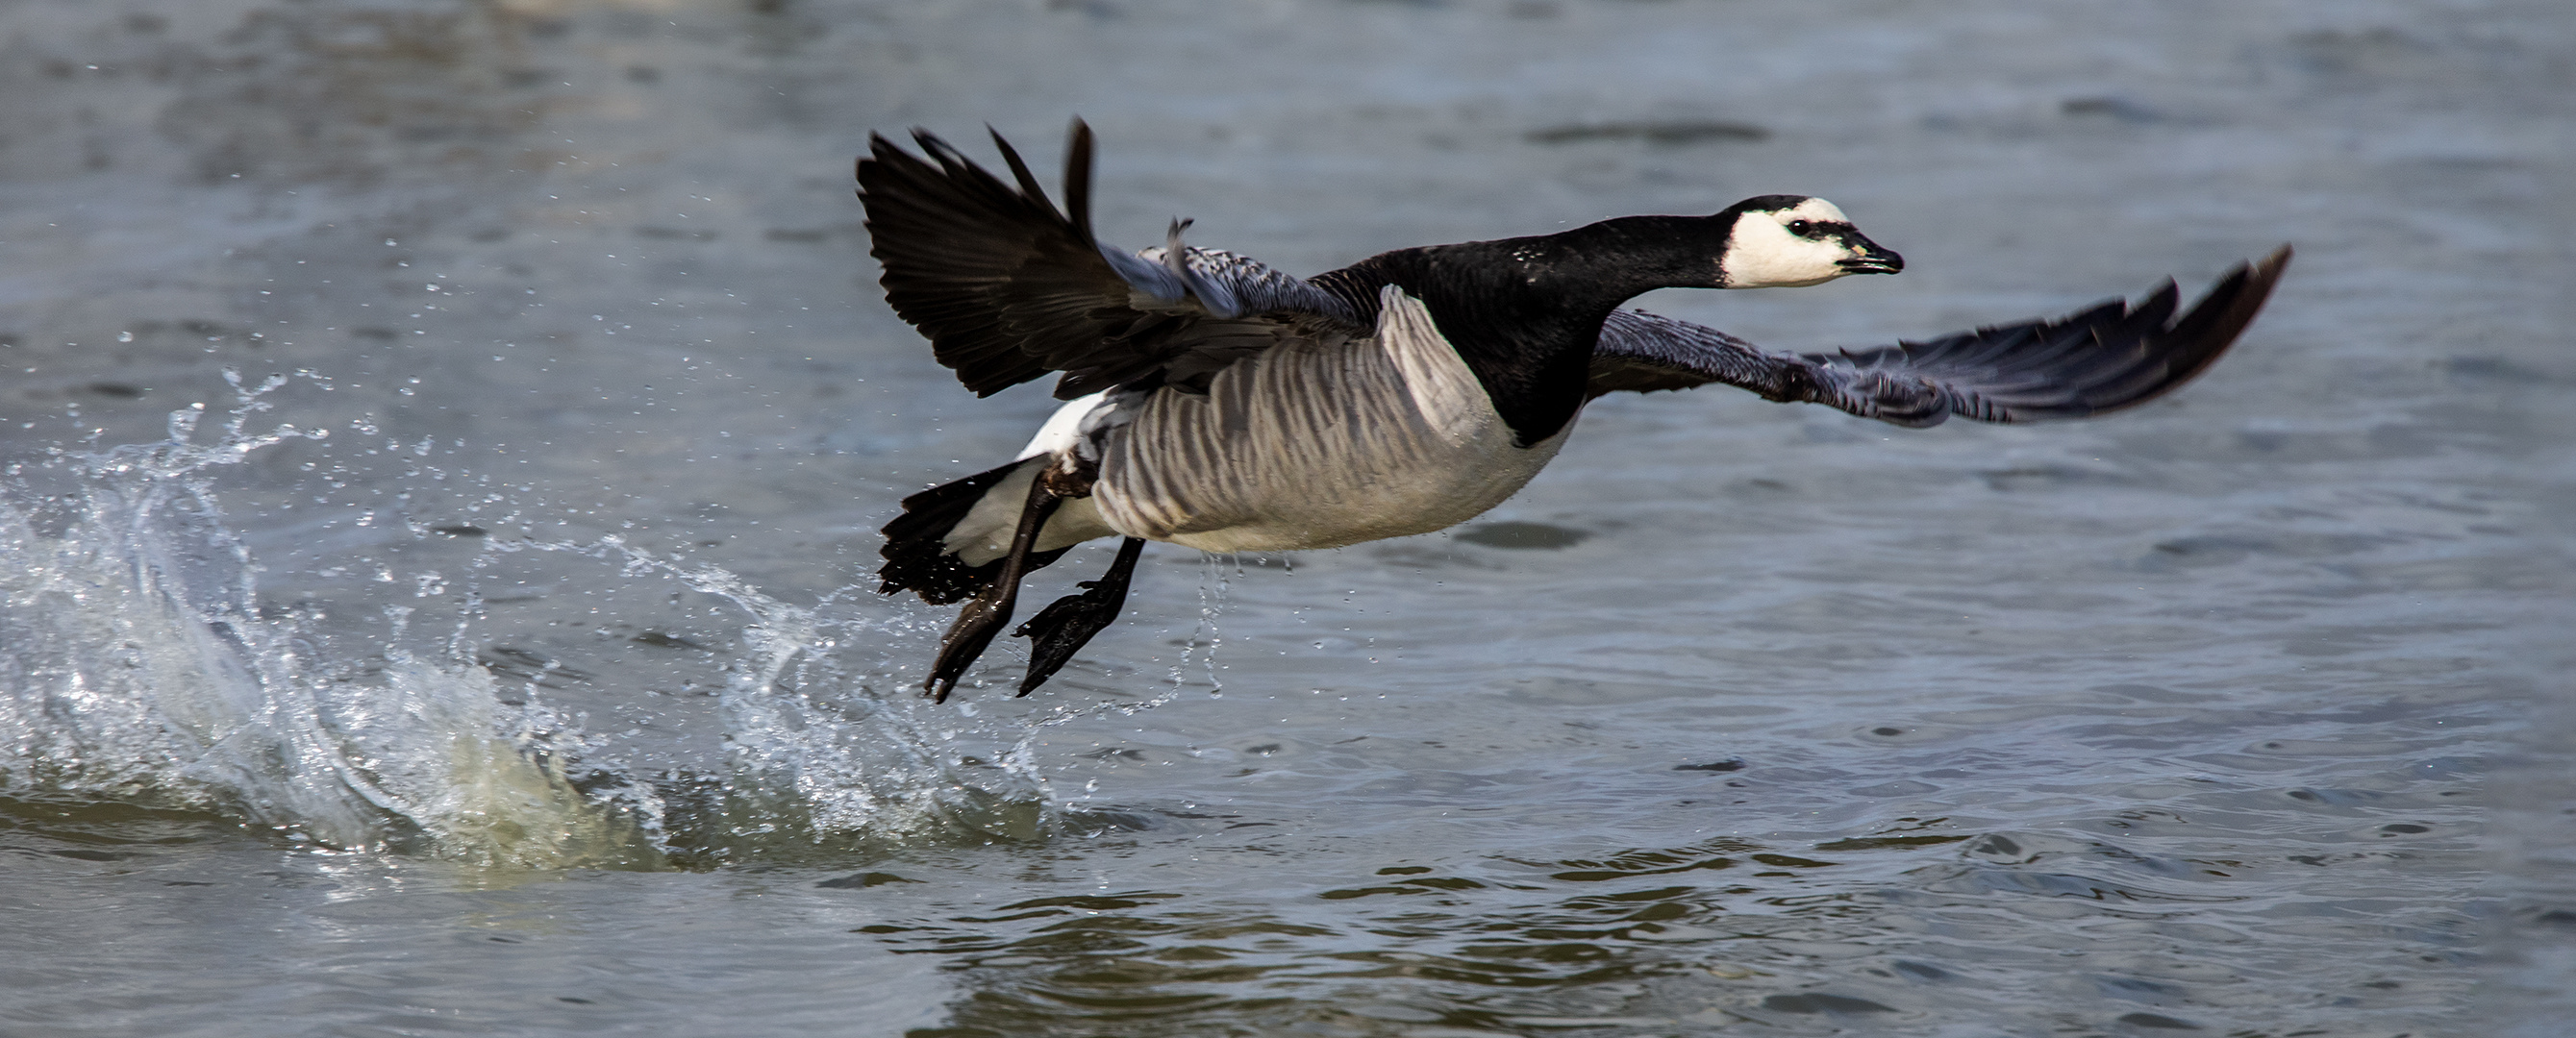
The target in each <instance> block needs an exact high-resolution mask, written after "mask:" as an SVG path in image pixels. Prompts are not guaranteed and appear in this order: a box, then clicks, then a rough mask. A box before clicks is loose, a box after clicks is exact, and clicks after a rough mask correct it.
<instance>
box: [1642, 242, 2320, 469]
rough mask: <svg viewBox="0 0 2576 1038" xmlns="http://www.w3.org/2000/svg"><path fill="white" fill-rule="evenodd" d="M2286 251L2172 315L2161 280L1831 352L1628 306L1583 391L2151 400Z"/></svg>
mask: <svg viewBox="0 0 2576 1038" xmlns="http://www.w3.org/2000/svg"><path fill="white" fill-rule="evenodd" d="M2289 264H2290V247H2289V246H2287V245H2284V246H2281V247H2280V249H2278V250H2276V251H2274V252H2273V253H2272V254H2271V255H2270V256H2267V257H2265V258H2263V259H2262V260H2260V261H2258V262H2254V263H2247V264H2243V265H2240V266H2238V267H2237V268H2236V269H2235V270H2232V271H2229V272H2228V274H2227V276H2226V277H2224V278H2221V279H2219V282H2218V284H2217V285H2215V286H2213V287H2212V288H2211V289H2210V290H2209V294H2208V295H2205V296H2202V297H2201V298H2200V301H2199V302H2197V303H2194V304H2192V307H2191V309H2190V310H2188V311H2185V312H2183V313H2182V314H2181V315H2180V316H2176V315H2175V309H2176V301H2177V300H2178V299H2179V297H2180V293H2178V292H2177V291H2176V290H2175V288H2174V283H2173V282H2171V281H2167V282H2165V283H2164V285H2163V286H2161V287H2159V288H2157V289H2156V290H2155V291H2154V292H2151V293H2149V294H2148V295H2147V298H2146V299H2145V300H2143V301H2140V302H2138V303H2136V304H2134V305H2132V304H2130V303H2128V302H2126V301H2124V300H2117V299H2115V300H2112V301H2110V302H2107V303H2103V304H2101V305H2099V306H2096V307H2093V308H2092V309H2089V310H2085V311H2082V312H2080V313H2075V314H2071V315H2068V316H2066V317H2062V318H2058V319H2057V320H2053V321H2025V322H2022V323H2020V324H2007V325H1999V326H1996V327H1991V328H1979V329H1977V330H1976V331H1972V332H1960V333H1957V334H1954V335H1945V336H1942V337H1940V338H1938V339H1930V340H1926V341H1923V342H1902V341H1900V342H1898V343H1897V344H1896V345H1894V346H1877V347H1870V348H1867V349H1858V350H1841V351H1839V352H1837V353H1833V354H1822V353H1806V354H1798V353H1773V352H1769V351H1766V350H1763V349H1761V348H1759V347H1756V346H1754V345H1753V344H1751V343H1748V342H1745V341H1744V340H1742V339H1738V338H1736V337H1734V336H1732V335H1728V334H1726V333H1724V332H1720V331H1717V330H1715V329H1711V328H1703V327H1701V326H1699V325H1695V324H1691V323H1689V322H1687V321H1676V320H1673V319H1671V318H1669V317H1658V316H1656V315H1654V314H1649V313H1644V312H1641V311H1623V312H1620V313H1615V314H1612V315H1611V317H1610V321H1609V323H1608V324H1606V325H1604V326H1603V327H1602V329H1601V343H1600V345H1599V346H1597V347H1595V348H1594V349H1593V351H1592V380H1591V391H1592V395H1593V396H1596V397H1597V396H1600V395H1601V394H1604V393H1612V392H1617V391H1619V390H1623V389H1625V390H1636V391H1638V392H1647V391H1651V390H1657V389H1687V388H1689V387H1692V386H1701V385H1707V384H1708V383H1711V382H1724V383H1726V384H1728V385H1731V386H1739V387H1742V388H1745V389H1749V390H1752V391H1754V392H1756V393H1760V394H1762V395H1763V396H1764V397H1765V398H1767V399H1771V400H1780V401H1793V402H1813V403H1819V404H1825V405H1828V406H1832V407H1837V408H1841V409H1842V410H1845V411H1849V412H1851V413H1853V414H1856V415H1860V416H1861V417H1864V418H1876V419H1878V420H1880V421H1882V422H1890V423H1893V424H1896V425H1903V426H1911V427H1918V428H1919V427H1922V426H1929V425H1939V424H1941V422H1942V421H1944V420H1946V419H1948V418H1949V417H1950V416H1951V415H1954V414H1955V415H1959V416H1961V417H1963V418H1973V419H1975V420H1977V421H1981V422H2040V421H2049V420H2053V419H2060V418H2083V417H2086V416H2089V415H2097V414H2103V413H2105V412H2109V411H2117V410H2119V409H2121V408H2124V407H2133V406H2135V405H2138V404H2142V403H2145V402H2147V401H2149V400H2153V399H2155V398H2156V397H2159V396H2162V395H2164V394H2165V393H2167V392H2170V391H2172V390H2173V389H2174V387H2176V386H2180V385H2182V384H2183V383H2185V382H2188V381H2191V379H2192V377H2193V376H2195V375H2198V374H2200V373H2201V372H2202V371H2203V370H2205V369H2207V368H2208V367H2209V365H2210V364H2211V363H2212V362H2214V361H2216V360H2217V359H2218V355H2219V354H2222V353H2225V352H2227V347H2228V346H2229V345H2231V344H2233V343H2234V342H2235V341H2236V336H2237V335H2238V334H2239V333H2241V332H2243V331H2244V330H2245V326H2246V325H2247V324H2248V323H2250V322H2252V321H2253V320H2254V314H2255V313H2256V312H2257V311H2260V310H2261V309H2262V308H2263V301H2264V300H2265V299H2267V298H2269V297H2270V296H2271V294H2272V286H2273V285H2274V284H2275V283H2277V282H2278V281H2280V279H2281V271H2282V270H2283V269H2284V268H2286V267H2288V266H2289Z"/></svg>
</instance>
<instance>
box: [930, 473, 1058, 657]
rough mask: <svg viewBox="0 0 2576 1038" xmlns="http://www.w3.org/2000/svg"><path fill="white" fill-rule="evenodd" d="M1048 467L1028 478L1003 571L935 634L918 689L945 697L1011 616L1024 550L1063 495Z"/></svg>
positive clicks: (1026, 555)
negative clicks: (935, 647) (935, 651)
mask: <svg viewBox="0 0 2576 1038" xmlns="http://www.w3.org/2000/svg"><path fill="white" fill-rule="evenodd" d="M1047 483H1048V480H1047V473H1046V472H1044V471H1041V472H1039V473H1038V475H1037V478H1036V479H1033V480H1030V481H1029V499H1028V503H1027V504H1026V505H1023V506H1022V507H1021V509H1020V528H1019V529H1018V530H1017V531H1016V532H1014V533H1012V535H1011V552H1010V554H1008V555H1004V556H1002V571H1001V572H999V573H996V574H993V582H992V583H991V584H989V585H986V586H985V588H984V590H982V591H980V592H978V593H976V595H975V597H974V598H971V599H968V600H967V602H966V608H965V609H964V610H961V611H960V612H958V614H957V622H956V623H954V624H950V625H949V627H948V634H947V636H946V637H944V638H941V639H940V640H939V658H938V659H937V660H935V661H933V662H932V663H931V665H930V680H928V681H925V682H922V685H921V692H922V694H923V695H926V696H929V697H930V698H931V701H933V702H939V703H945V702H947V701H948V690H949V689H952V688H955V687H957V679H958V678H959V677H962V676H964V675H965V673H966V668H968V667H970V666H973V665H974V664H975V657H977V656H981V655H983V654H984V647H985V646H987V645H991V644H993V636H994V635H996V634H999V633H1001V631H1002V627H1003V625H1005V624H1008V623H1010V622H1011V610H1012V609H1013V608H1014V607H1016V606H1017V605H1018V603H1019V598H1020V578H1021V577H1022V576H1024V575H1026V574H1027V573H1028V571H1029V550H1030V549H1031V548H1034V547H1036V546H1037V543H1038V531H1039V530H1040V529H1043V528H1045V526H1046V521H1047V517H1048V516H1051V515H1054V514H1055V507H1056V506H1057V505H1059V504H1062V503H1063V502H1064V498H1063V497H1061V496H1059V495H1057V494H1056V492H1055V491H1054V490H1052V489H1050V488H1049V487H1048V486H1047Z"/></svg>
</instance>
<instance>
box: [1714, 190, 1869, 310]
mask: <svg viewBox="0 0 2576 1038" xmlns="http://www.w3.org/2000/svg"><path fill="white" fill-rule="evenodd" d="M1729 214H1732V215H1733V217H1734V219H1733V221H1732V222H1731V223H1727V224H1726V227H1727V231H1726V244H1725V245H1724V246H1723V247H1722V248H1721V249H1719V251H1718V258H1717V271H1718V281H1717V287H1719V288H1795V287H1801V286H1805V285H1820V284H1823V283H1825V282H1827V281H1831V280H1833V279H1835V278H1838V277H1842V276H1843V275H1846V274H1893V273H1896V272H1897V271H1900V270H1903V269H1905V258H1904V257H1902V256H1899V255H1897V254H1896V253H1894V252H1891V251H1889V250H1887V249H1885V248H1881V247H1880V246H1879V244H1878V243H1877V242H1874V241H1871V240H1869V238H1868V237H1867V236H1865V235H1863V234H1861V233H1860V228H1858V227H1854V226H1852V222H1851V218H1850V217H1848V216H1844V215H1843V211H1842V210H1841V209H1839V208H1837V207H1835V205H1834V204H1833V203H1832V202H1828V201H1825V200H1824V199H1821V198H1810V197H1807V196H1805V195H1762V196H1760V197H1756V198H1748V199H1745V200H1744V201H1741V202H1737V203H1735V204H1734V205H1732V206H1729V207H1727V208H1726V210H1725V211H1723V212H1720V213H1718V214H1717V217H1716V218H1717V219H1718V220H1720V221H1721V222H1724V221H1725V220H1726V218H1727V217H1728V215H1729Z"/></svg>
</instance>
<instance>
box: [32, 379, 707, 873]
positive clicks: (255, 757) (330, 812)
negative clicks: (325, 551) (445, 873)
mask: <svg viewBox="0 0 2576 1038" xmlns="http://www.w3.org/2000/svg"><path fill="white" fill-rule="evenodd" d="M306 377H308V378H315V380H316V381H319V379H318V377H314V376H310V375H307V376H306ZM225 378H226V380H227V381H228V382H230V383H232V385H233V386H234V389H235V392H236V396H237V401H236V404H235V406H234V407H233V409H232V412H231V414H230V416H229V419H228V421H227V422H226V423H225V424H224V425H223V426H222V428H221V430H220V433H219V434H218V435H215V436H213V437H211V438H210V439H211V440H212V442H208V443H200V442H198V439H199V436H198V425H199V422H200V420H201V418H202V417H203V415H204V411H203V405H197V406H195V407H192V408H190V409H189V410H185V411H180V412H176V413H173V414H172V415H171V417H170V422H169V437H168V438H167V439H165V440H162V441H160V442H158V443H151V444H140V445H127V446H120V447H115V448H112V449H108V450H105V451H96V452H84V451H68V450H56V451H54V452H53V453H52V455H51V457H50V458H49V459H48V461H46V462H44V463H39V464H37V465H35V466H32V467H31V466H28V465H18V466H13V467H12V468H10V469H9V470H8V472H7V473H6V474H7V476H8V479H9V482H8V483H7V485H6V486H0V555H5V556H6V557H8V558H9V559H11V560H12V564H11V565H10V566H8V567H6V568H5V569H0V647H4V648H0V784H5V785H6V786H7V787H8V788H9V789H11V790H12V792H13V793H15V794H19V795H40V796H47V797H69V798H88V799H107V800H116V801H124V802H133V803H140V804H146V805H152V806H167V807H177V808H189V809H202V810H213V811H217V812H221V813H223V814H226V815H230V816H233V817H237V818H240V819H242V820H244V821H245V822H248V823H250V824H253V825H257V826H264V827H268V828H272V829H275V830H279V831H282V832H284V833H287V834H289V835H290V836H291V837H294V838H298V839H307V840H314V841H319V842H321V843H324V844H329V845H332V846H338V847H397V848H410V849H419V850H422V851H426V852H428V853H431V854H435V855H438V856H441V857H448V858H455V859H459V860H464V861H469V862H475V863H481V864H490V865H506V866H523V867H565V866H574V865H594V866H630V867H631V866H649V865H651V864H653V863H654V862H655V861H656V860H657V858H656V856H655V855H654V854H652V853H651V847H650V840H649V839H648V837H647V833H646V826H645V823H646V822H647V821H649V816H648V815H639V814H638V813H636V812H634V811H631V810H622V809H619V808H618V807H616V806H615V805H612V804H610V803H608V802H605V801H603V800H602V799H600V798H594V797H591V796H588V795H586V794H584V793H582V792H580V791H579V790H578V789H576V788H575V787H574V785H573V783H572V782H571V780H570V779H568V778H567V777H566V773H565V770H564V768H563V766H562V765H561V764H560V763H559V758H558V756H556V755H555V754H554V753H552V752H550V751H551V750H552V749H554V747H553V746H552V745H551V741H552V739H553V738H554V737H555V735H557V734H559V733H554V732H550V731H549V729H550V728H552V727H553V725H551V724H550V719H549V718H548V717H547V716H546V715H545V713H544V711H542V710H535V711H511V710H508V709H505V708H504V707H503V706H502V705H501V703H500V701H499V699H498V697H497V696H496V695H495V694H494V692H493V687H492V682H491V679H490V677H489V675H486V674H484V673H482V672H481V671H478V670H473V669H470V668H461V667H449V666H439V665H435V664H433V663H430V662H428V661H422V660H417V659H413V658H411V657H410V656H409V655H408V654H404V653H401V652H399V651H395V652H389V653H387V654H386V655H384V656H382V657H380V658H376V659H370V660H362V661H359V660H340V661H333V660H329V659H324V658H321V657H320V656H319V655H318V654H317V653H316V652H315V651H314V646H315V645H316V644H317V642H318V641H319V640H320V639H318V638H317V637H316V636H315V635H314V632H313V631H312V630H311V629H310V627H309V626H308V623H307V621H305V620H303V619H302V618H299V617H296V616H292V615H289V616H263V615H262V614H261V612H260V610H259V608H258V605H257V602H258V598H257V593H256V592H257V587H256V581H255V574H256V573H257V571H258V567H257V566H256V565H255V563H254V562H253V560H252V558H251V554H250V552H249V550H248V548H247V547H246V546H245V545H244V544H243V543H242V541H241V539H240V538H239V537H238V536H237V535H236V534H235V533H234V532H233V531H232V530H231V529H230V528H229V527H228V526H227V525H226V524H225V522H224V515H223V511H222V508H221V507H220V505H219V504H218V503H217V500H216V498H215V495H214V493H213V490H212V478H211V475H210V473H211V471H212V470H215V469H218V468H220V467H222V466H228V465H235V464H239V463H241V462H242V461H243V460H244V459H246V458H248V457H249V456H251V455H252V454H253V453H254V452H256V451H259V450H261V449H263V448H266V447H270V446H274V445H276V444H279V443H283V442H286V441H288V440H320V439H324V438H325V437H326V436H327V435H328V434H327V431H325V430H318V429H317V430H312V431H302V430H298V429H296V428H295V427H294V426H292V425H283V424H281V425H278V426H276V427H274V428H272V429H269V430H267V431H265V432H258V433H253V432H251V431H249V430H248V428H247V426H248V424H249V422H250V420H251V419H252V418H253V417H254V416H256V415H258V414H260V413H262V412H265V411H268V410H271V409H272V408H273V406H274V405H273V404H272V403H271V401H270V400H269V399H268V397H269V395H270V394H272V393H274V392H275V391H277V390H278V389H280V388H282V387H284V386H285V385H287V384H288V382H289V381H290V380H289V379H288V378H287V377H285V376H270V377H269V378H267V379H266V380H264V381H262V382H260V383H259V384H257V385H245V384H244V383H243V381H242V379H241V378H240V376H239V375H238V374H237V373H234V372H230V371H227V372H226V373H225ZM48 491H50V492H48ZM566 748H569V747H566Z"/></svg>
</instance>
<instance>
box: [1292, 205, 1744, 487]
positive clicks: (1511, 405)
mask: <svg viewBox="0 0 2576 1038" xmlns="http://www.w3.org/2000/svg"><path fill="white" fill-rule="evenodd" d="M1733 222H1734V221H1733V218H1732V214H1731V213H1725V214H1720V215H1719V216H1715V217H1694V216H1629V217H1622V218H1620V219H1616V220H1605V221H1602V222H1600V223H1596V224H1592V225H1589V226H1585V227H1578V228H1575V229H1574V230H1571V231H1566V232H1564V233H1561V234H1550V235H1544V236H1540V237H1535V238H1506V239H1504V240H1501V241H1481V242H1468V243H1466V244H1463V245H1433V246H1427V247H1423V248H1415V249H1400V250H1397V251H1395V252H1388V253H1381V254H1379V255H1376V256H1372V257H1369V258H1368V259H1365V260H1362V261H1360V262H1358V263H1355V264H1352V265H1350V266H1348V267H1344V268H1342V269H1340V270H1336V271H1332V272H1330V273H1327V274H1321V275H1318V276H1316V277H1315V278H1313V279H1311V283H1312V284H1314V285H1315V286H1316V287H1317V288H1321V289H1324V290H1325V291H1327V292H1331V293H1333V294H1334V295H1336V296H1338V297H1340V298H1341V299H1342V300H1343V301H1345V302H1347V303H1349V304H1350V305H1351V307H1352V309H1354V310H1355V311H1357V312H1358V313H1359V314H1361V315H1363V318H1364V320H1366V321H1367V322H1369V323H1372V324H1374V323H1375V322H1376V320H1377V317H1378V289H1379V288H1380V287H1381V286H1385V285H1390V284H1391V285H1395V286H1397V287H1400V288H1402V289H1404V290H1405V292H1406V293H1407V294H1410V295H1412V296H1413V297H1414V298H1416V299H1419V300H1421V301H1422V303H1423V306H1424V308H1425V309H1427V310H1429V311H1430V312H1431V319H1432V321H1433V322H1434V323H1435V324H1436V325H1438V327H1439V329H1440V334H1441V335H1442V336H1443V337H1446V338H1447V339H1448V340H1449V344H1450V345H1451V346H1452V347H1454V348H1456V349H1457V351H1458V356H1459V358H1460V359H1462V360H1464V361H1466V363H1467V369H1468V370H1470V371H1473V372H1475V373H1476V380H1477V381H1478V382H1480V383H1482V384H1483V386H1484V388H1485V395H1486V396H1487V397H1489V398H1491V399H1492V400H1493V402H1494V410H1495V411H1496V412H1498V413H1500V414H1501V415H1502V418H1503V421H1504V422H1505V423H1507V424H1509V425H1510V426H1511V427H1512V434H1513V438H1514V440H1516V441H1517V442H1518V443H1519V444H1520V445H1521V446H1524V447H1526V446H1529V445H1530V444H1533V443H1537V442H1539V441H1541V440H1544V439H1547V438H1548V437H1551V436H1554V435H1556V434H1557V432H1558V431H1559V430H1562V429H1564V428H1565V424H1566V423H1567V422H1570V421H1573V420H1574V413H1575V411H1577V410H1579V409H1580V408H1582V406H1583V401H1584V399H1585V396H1586V394H1585V384H1586V383H1587V382H1588V381H1589V380H1590V378H1591V370H1592V348H1593V346H1594V344H1596V343H1597V342H1598V341H1599V340H1600V338H1601V324H1602V322H1604V321H1606V320H1608V319H1609V318H1610V312H1611V311H1613V310H1615V309H1617V308H1618V307H1619V304H1621V303H1624V302H1627V301H1628V300H1630V299H1633V298H1636V297H1637V296H1638V295H1641V294H1643V293H1646V292H1649V291H1652V290H1654V289H1658V288H1676V287H1696V288H1713V287H1716V285H1717V280H1718V271H1717V263H1718V255H1719V253H1720V252H1722V251H1723V250H1724V247H1725V243H1726V231H1727V228H1729V227H1730V226H1732V225H1733Z"/></svg>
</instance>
